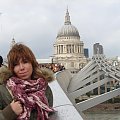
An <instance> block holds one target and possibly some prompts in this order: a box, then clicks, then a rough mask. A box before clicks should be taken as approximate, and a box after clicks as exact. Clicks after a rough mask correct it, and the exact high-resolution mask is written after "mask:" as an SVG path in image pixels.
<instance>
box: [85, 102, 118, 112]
mask: <svg viewBox="0 0 120 120" xmlns="http://www.w3.org/2000/svg"><path fill="white" fill-rule="evenodd" d="M117 111H118V112H120V103H114V104H112V103H106V104H105V103H102V104H99V105H96V106H94V107H92V108H89V109H87V110H85V111H84V113H89V112H90V113H92V112H93V113H99V112H101V113H102V112H103V113H105V112H107V113H108V112H109V113H114V112H117Z"/></svg>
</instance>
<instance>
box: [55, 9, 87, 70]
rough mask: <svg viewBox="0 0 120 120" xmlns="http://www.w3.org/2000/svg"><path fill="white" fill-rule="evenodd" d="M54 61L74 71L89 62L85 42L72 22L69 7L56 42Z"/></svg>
mask: <svg viewBox="0 0 120 120" xmlns="http://www.w3.org/2000/svg"><path fill="white" fill-rule="evenodd" d="M53 62H54V63H59V64H62V65H64V66H65V68H66V69H69V70H71V71H73V72H74V71H77V70H80V69H81V68H83V66H85V64H86V63H87V60H86V57H85V55H84V43H83V41H80V35H79V32H78V30H77V28H76V27H75V26H73V25H72V24H71V21H70V15H69V12H68V9H67V11H66V15H65V21H64V25H63V26H62V28H61V29H60V30H59V32H58V34H57V37H56V41H55V43H54V55H53Z"/></svg>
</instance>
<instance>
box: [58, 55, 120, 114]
mask: <svg viewBox="0 0 120 120" xmlns="http://www.w3.org/2000/svg"><path fill="white" fill-rule="evenodd" d="M56 79H57V81H58V83H59V84H60V86H61V87H62V89H63V90H64V92H65V93H66V95H67V96H68V98H69V99H70V101H71V102H72V103H73V105H74V106H75V107H76V109H77V110H78V111H79V112H83V111H84V110H87V109H88V108H91V107H93V106H95V105H98V104H100V103H103V102H105V101H107V100H109V99H111V98H113V97H116V96H118V95H120V88H117V89H116V88H115V89H111V88H110V87H111V86H110V84H108V83H111V81H115V84H114V87H115V85H119V82H120V69H119V68H117V67H114V66H112V64H110V63H109V62H107V60H106V58H105V56H104V55H100V54H99V55H95V56H93V58H92V60H91V61H90V62H89V63H88V64H87V65H86V66H85V67H84V68H83V69H82V70H81V71H79V72H78V73H77V74H76V75H74V76H73V75H72V74H71V73H70V71H69V70H64V71H61V72H59V73H57V74H56ZM101 86H104V88H105V90H104V92H102V93H101ZM108 87H109V88H110V90H109V91H108ZM95 89H96V90H97V92H98V94H97V95H94V96H92V97H89V96H88V97H87V99H86V100H84V101H82V99H81V102H78V103H77V102H76V99H79V98H82V96H87V93H89V92H93V91H94V90H95ZM92 94H93V93H92ZM89 95H91V93H90V94H89Z"/></svg>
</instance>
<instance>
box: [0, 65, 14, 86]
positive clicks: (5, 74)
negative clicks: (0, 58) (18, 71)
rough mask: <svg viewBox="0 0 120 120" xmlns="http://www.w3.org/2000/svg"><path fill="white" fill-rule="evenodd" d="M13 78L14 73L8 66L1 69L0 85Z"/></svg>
mask: <svg viewBox="0 0 120 120" xmlns="http://www.w3.org/2000/svg"><path fill="white" fill-rule="evenodd" d="M11 76H12V72H11V71H10V70H9V69H8V67H6V66H2V67H0V84H3V83H4V82H5V81H6V80H7V79H9V78H10V77H11Z"/></svg>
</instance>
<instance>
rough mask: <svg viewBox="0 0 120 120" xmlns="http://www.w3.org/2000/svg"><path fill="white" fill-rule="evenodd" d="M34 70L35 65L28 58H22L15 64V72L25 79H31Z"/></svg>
mask: <svg viewBox="0 0 120 120" xmlns="http://www.w3.org/2000/svg"><path fill="white" fill-rule="evenodd" d="M32 72H33V67H32V64H31V63H30V62H28V61H27V60H26V59H24V60H22V59H20V60H19V62H18V63H16V64H15V66H14V73H15V75H16V76H17V77H18V78H20V79H23V80H29V79H31V75H32Z"/></svg>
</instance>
